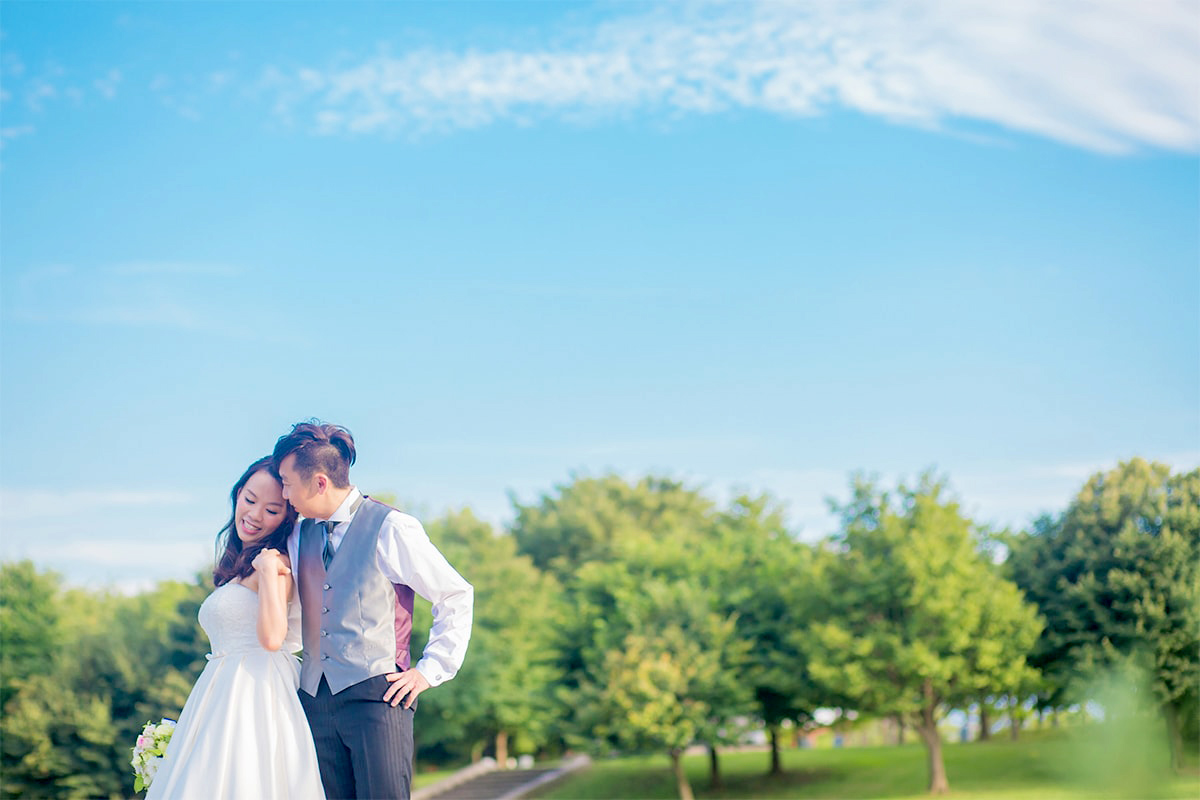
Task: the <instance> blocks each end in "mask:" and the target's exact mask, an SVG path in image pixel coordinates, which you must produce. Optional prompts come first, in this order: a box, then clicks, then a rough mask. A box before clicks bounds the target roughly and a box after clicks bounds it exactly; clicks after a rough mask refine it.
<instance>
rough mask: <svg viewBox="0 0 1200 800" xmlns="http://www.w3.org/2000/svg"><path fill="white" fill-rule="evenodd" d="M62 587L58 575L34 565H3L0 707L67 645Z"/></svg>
mask: <svg viewBox="0 0 1200 800" xmlns="http://www.w3.org/2000/svg"><path fill="white" fill-rule="evenodd" d="M59 586H60V580H59V577H58V575H56V574H54V573H53V572H38V571H37V569H36V568H35V567H34V565H33V562H31V561H20V562H17V563H12V564H3V565H0V707H3V706H4V705H5V704H7V703H8V701H9V699H11V698H12V696H13V695H14V694H15V693H16V686H15V684H16V683H17V682H18V681H20V680H22V679H24V678H27V677H29V676H31V675H35V674H38V673H44V671H45V669H46V667H47V665H48V664H50V662H51V661H52V660H53V658H54V656H55V655H57V653H58V652H59V650H60V648H61V647H62V645H63V642H64V641H65V638H66V635H65V631H64V630H63V626H62V625H61V624H60V619H59V608H58V603H57V596H58V592H59Z"/></svg>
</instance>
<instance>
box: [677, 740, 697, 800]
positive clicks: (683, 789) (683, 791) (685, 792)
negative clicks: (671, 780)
mask: <svg viewBox="0 0 1200 800" xmlns="http://www.w3.org/2000/svg"><path fill="white" fill-rule="evenodd" d="M671 768H672V769H673V770H674V771H675V786H676V787H677V788H678V790H679V800H696V798H695V795H693V794H692V785H691V784H690V783H688V779H687V775H685V774H684V772H683V750H682V749H680V750H672V751H671Z"/></svg>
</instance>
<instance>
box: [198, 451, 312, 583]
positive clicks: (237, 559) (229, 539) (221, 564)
mask: <svg viewBox="0 0 1200 800" xmlns="http://www.w3.org/2000/svg"><path fill="white" fill-rule="evenodd" d="M257 472H266V473H267V474H268V475H270V476H271V477H272V478H274V479H275V480H276V481H278V482H279V484H280V485H281V486H282V485H283V481H281V480H280V479H279V471H278V470H277V469H275V464H274V463H273V462H272V460H271V457H270V456H266V457H265V458H260V459H259V460H258V461H255V462H254V463H253V464H251V465H250V466H249V467H247V468H246V471H245V472H244V473H242V477H240V478H238V482H237V483H235V484H234V485H233V491H232V492H230V493H229V503H230V506H231V509H230V511H229V521H228V522H226V523H225V527H224V528H221V532H220V533H218V534H217V548H216V549H217V554H218V555H217V558H216V566H215V567H214V568H213V585H215V586H223V585H224V584H226V583H229V582H230V581H231V580H234V579H235V578H236V579H243V578H247V577H249V576H250V573H252V572H254V566H253V564H252V562H253V561H254V557H255V556H257V555H258V553H259V551H260V550H262V549H263V548H265V547H273V548H275V549H276V550H278V551H279V552H281V553H287V540H288V535H289V534H290V533H291V532H292V527H293V526H294V525H295V523H296V509H294V508H292V504H291V503H288V502H287V501H286V500H285V501H284V512H283V519H282V520H281V521H280V523H279V527H278V528H276V529H275V530H273V531H271V535H270V536H264V537H263V538H262V539H260V540H258V541H257V542H254V543H253V544H251V545H249V546H248V547H244V546H243V545H242V538H241V537H240V536H238V535H237V527H236V526H235V525H234V516H235V515H236V514H237V501H238V495H239V494H241V492H242V489H243V488H244V487H245V486H246V482H247V481H249V480H250V478H252V477H253V476H254V474H255V473H257Z"/></svg>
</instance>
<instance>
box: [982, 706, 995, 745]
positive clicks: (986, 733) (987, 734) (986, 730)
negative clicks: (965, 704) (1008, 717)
mask: <svg viewBox="0 0 1200 800" xmlns="http://www.w3.org/2000/svg"><path fill="white" fill-rule="evenodd" d="M991 728H992V721H991V720H990V719H988V705H987V700H980V701H979V741H981V742H986V741H987V740H988V739H990V738H992V731H991Z"/></svg>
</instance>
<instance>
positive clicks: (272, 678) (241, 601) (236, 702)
mask: <svg viewBox="0 0 1200 800" xmlns="http://www.w3.org/2000/svg"><path fill="white" fill-rule="evenodd" d="M299 605H300V604H299V602H298V600H294V601H293V602H292V603H290V604H289V618H288V639H287V641H285V642H284V645H283V647H281V648H280V649H279V650H277V651H274V652H273V651H270V650H267V649H265V648H264V647H263V646H262V645H261V644H259V642H258V633H257V624H258V593H257V592H255V591H254V590H253V589H251V588H249V587H247V586H243V585H242V584H240V583H233V582H230V583H227V584H225V585H224V586H220V587H218V588H217V589H216V590H215V591H213V593H212V594H210V595H209V596H208V597H207V598H206V599H205V601H204V603H203V604H202V605H201V606H200V614H199V618H200V625H201V626H202V627H203V628H204V632H205V633H207V634H208V639H209V641H210V642H211V644H212V653H211V654H209V655H208V656H207V658H208V664H207V665H206V666H205V667H204V671H203V672H201V673H200V677H199V678H197V679H196V685H195V686H193V687H192V693H191V694H190V695H188V699H187V703H185V704H184V706H183V712H182V713H181V714H180V715H179V723H178V725H177V726H176V728H175V732H174V734H172V736H171V742H170V744H168V745H167V752H166V756H165V757H164V758H163V761H162V764H161V766H160V767H159V770H158V773H157V774H156V775H155V776H154V779H153V781H151V783H150V789H149V791H148V792H147V794H146V798H147V800H157V799H158V798H163V800H193V798H194V800H218V798H224V800H272V799H273V798H279V799H280V800H283V798H287V800H324V797H325V791H324V789H323V788H322V787H321V776H320V772H319V770H318V768H317V754H316V750H315V749H314V748H313V741H312V734H311V733H310V732H309V728H308V720H307V719H306V718H305V716H304V709H303V708H301V706H300V699H299V698H298V697H297V696H296V690H297V688H298V686H299V684H300V672H299V662H298V661H297V660H296V657H295V656H293V655H292V653H293V652H294V651H296V650H298V649H299V648H300V642H299V630H300V609H299Z"/></svg>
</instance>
